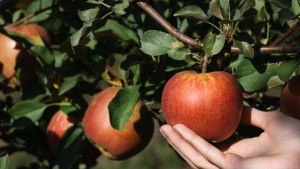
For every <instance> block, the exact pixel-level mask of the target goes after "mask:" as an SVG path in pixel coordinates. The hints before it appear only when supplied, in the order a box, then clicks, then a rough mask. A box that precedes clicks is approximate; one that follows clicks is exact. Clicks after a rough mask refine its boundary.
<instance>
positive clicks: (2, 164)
mask: <svg viewBox="0 0 300 169" xmlns="http://www.w3.org/2000/svg"><path fill="white" fill-rule="evenodd" d="M0 168H1V169H9V156H8V154H5V155H4V156H2V157H0Z"/></svg>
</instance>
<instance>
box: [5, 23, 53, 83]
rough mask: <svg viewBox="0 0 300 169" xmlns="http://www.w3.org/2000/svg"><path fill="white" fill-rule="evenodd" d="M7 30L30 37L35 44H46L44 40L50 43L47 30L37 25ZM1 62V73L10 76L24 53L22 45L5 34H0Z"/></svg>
mask: <svg viewBox="0 0 300 169" xmlns="http://www.w3.org/2000/svg"><path fill="white" fill-rule="evenodd" d="M7 31H12V32H16V33H19V34H22V35H24V36H26V37H27V38H29V39H30V40H31V41H32V42H33V43H34V44H35V45H40V46H42V45H44V43H43V40H44V41H45V42H47V43H50V36H49V34H48V33H47V31H46V30H45V29H44V28H43V27H41V26H39V25H37V24H29V25H22V26H16V27H11V28H8V29H7ZM0 51H1V52H0V64H2V71H1V73H2V74H3V75H4V76H5V77H7V78H9V77H12V76H13V75H14V73H15V66H16V63H17V59H18V57H21V56H22V55H24V53H22V51H23V50H22V47H21V45H20V44H19V43H18V42H16V41H14V40H13V39H11V38H9V37H8V36H6V35H4V34H0Z"/></svg>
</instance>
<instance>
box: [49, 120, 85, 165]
mask: <svg viewBox="0 0 300 169" xmlns="http://www.w3.org/2000/svg"><path fill="white" fill-rule="evenodd" d="M84 140H85V137H84V133H83V130H82V126H80V125H77V124H75V125H73V126H72V127H70V128H69V129H67V131H66V132H65V133H64V134H63V136H62V138H61V141H60V143H59V148H58V149H59V153H58V155H57V156H56V159H55V161H54V165H53V169H63V168H66V169H69V168H72V166H73V165H74V163H75V162H76V161H77V160H78V158H79V155H80V154H81V153H82V151H83V148H84V147H83V144H82V143H83V141H84Z"/></svg>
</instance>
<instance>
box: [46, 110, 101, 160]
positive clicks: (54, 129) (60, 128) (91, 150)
mask: <svg viewBox="0 0 300 169" xmlns="http://www.w3.org/2000/svg"><path fill="white" fill-rule="evenodd" d="M79 122H81V119H80V118H75V117H71V116H68V115H67V114H65V113H64V112H62V111H61V110H60V111H57V112H56V113H55V114H54V115H53V116H52V118H51V120H50V122H49V124H48V126H47V130H46V133H47V139H48V143H49V146H50V150H51V152H52V154H53V155H57V153H58V148H59V144H60V141H61V139H62V137H63V135H64V134H65V132H66V131H67V130H68V129H69V128H70V127H72V126H73V125H74V124H76V123H79ZM99 155H100V152H99V151H98V150H97V149H96V148H95V147H94V146H93V145H92V144H87V145H86V147H85V149H84V151H83V153H82V155H81V157H80V159H79V160H81V161H82V162H92V161H93V160H95V159H97V158H98V156H99Z"/></svg>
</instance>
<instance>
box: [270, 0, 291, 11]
mask: <svg viewBox="0 0 300 169" xmlns="http://www.w3.org/2000/svg"><path fill="white" fill-rule="evenodd" d="M270 2H271V3H273V4H275V5H276V6H278V7H279V8H283V9H290V8H291V6H292V1H291V0H270Z"/></svg>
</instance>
